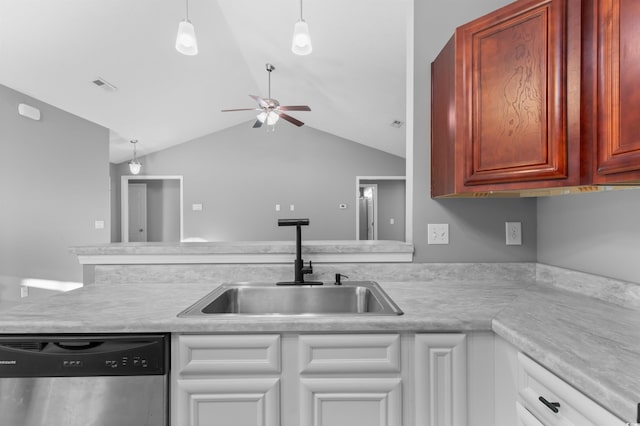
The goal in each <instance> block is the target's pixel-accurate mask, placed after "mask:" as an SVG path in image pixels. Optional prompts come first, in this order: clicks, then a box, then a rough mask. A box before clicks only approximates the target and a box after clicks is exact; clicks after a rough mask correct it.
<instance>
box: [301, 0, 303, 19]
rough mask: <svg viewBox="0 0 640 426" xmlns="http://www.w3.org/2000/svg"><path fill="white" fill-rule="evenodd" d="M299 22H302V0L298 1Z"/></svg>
mask: <svg viewBox="0 0 640 426" xmlns="http://www.w3.org/2000/svg"><path fill="white" fill-rule="evenodd" d="M300 20H301V21H303V19H302V0H300Z"/></svg>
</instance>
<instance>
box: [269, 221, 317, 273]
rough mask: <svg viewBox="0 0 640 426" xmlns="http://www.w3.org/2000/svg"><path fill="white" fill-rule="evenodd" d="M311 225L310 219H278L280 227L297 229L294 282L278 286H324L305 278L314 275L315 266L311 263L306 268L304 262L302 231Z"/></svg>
mask: <svg viewBox="0 0 640 426" xmlns="http://www.w3.org/2000/svg"><path fill="white" fill-rule="evenodd" d="M307 225H309V219H278V226H295V227H296V260H294V261H293V273H294V276H293V281H281V282H278V283H276V284H277V285H322V282H320V281H306V282H305V280H304V276H305V275H306V274H312V273H313V264H312V263H311V261H309V266H308V267H305V266H304V261H303V260H302V230H301V229H300V227H301V226H307Z"/></svg>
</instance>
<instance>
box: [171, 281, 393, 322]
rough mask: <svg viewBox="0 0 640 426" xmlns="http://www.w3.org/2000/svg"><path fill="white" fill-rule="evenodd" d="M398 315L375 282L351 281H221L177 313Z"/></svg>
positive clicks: (183, 314)
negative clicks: (289, 283)
mask: <svg viewBox="0 0 640 426" xmlns="http://www.w3.org/2000/svg"><path fill="white" fill-rule="evenodd" d="M402 314H403V312H402V310H401V309H400V308H399V307H398V305H396V304H395V303H394V302H393V300H391V298H390V297H389V296H388V295H387V294H386V293H385V292H384V290H382V288H381V287H380V286H379V285H378V284H377V283H376V282H373V281H352V282H345V283H343V285H333V284H328V285H322V286H277V285H275V284H269V283H251V284H222V285H221V286H220V287H218V288H216V289H215V290H214V291H212V292H211V293H209V294H208V295H206V296H205V297H203V298H202V299H200V300H199V301H197V302H196V303H194V304H193V305H191V306H190V307H189V308H187V309H185V310H184V311H182V312H180V313H179V314H178V316H179V317H193V316H208V315H225V316H228V315H238V316H240V315H242V316H244V315H402Z"/></svg>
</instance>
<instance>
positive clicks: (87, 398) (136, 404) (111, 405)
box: [0, 376, 168, 426]
mask: <svg viewBox="0 0 640 426" xmlns="http://www.w3.org/2000/svg"><path fill="white" fill-rule="evenodd" d="M167 386H168V384H167V376H110V377H26V378H0V425H6V426H45V425H46V426H166V425H167V424H168V419H167V412H166V411H167V410H166V401H167V398H168V389H167Z"/></svg>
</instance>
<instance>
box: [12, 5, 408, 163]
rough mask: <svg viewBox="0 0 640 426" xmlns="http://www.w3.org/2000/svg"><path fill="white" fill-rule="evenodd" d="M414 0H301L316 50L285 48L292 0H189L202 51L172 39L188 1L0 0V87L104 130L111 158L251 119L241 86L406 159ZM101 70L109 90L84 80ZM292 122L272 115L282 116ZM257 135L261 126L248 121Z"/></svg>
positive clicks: (294, 15)
mask: <svg viewBox="0 0 640 426" xmlns="http://www.w3.org/2000/svg"><path fill="white" fill-rule="evenodd" d="M410 1H411V0H304V9H303V15H304V19H305V21H307V23H308V24H309V28H310V33H311V38H312V42H313V52H312V53H311V54H310V55H308V56H296V55H294V54H293V53H292V52H291V36H292V34H293V26H294V24H295V22H296V21H297V20H298V19H299V17H300V2H299V1H298V0H189V19H190V20H191V22H193V24H194V26H195V29H196V35H197V39H198V47H199V54H198V55H197V56H184V55H181V54H180V53H178V52H177V51H176V50H175V47H174V46H175V37H176V32H177V28H178V23H179V21H180V20H182V19H184V17H185V2H184V0H161V1H158V0H133V1H132V0H108V1H105V0H102V1H87V0H56V1H52V0H2V1H0V84H3V85H6V86H8V87H11V88H13V89H15V90H18V91H20V92H23V93H25V94H27V95H30V96H33V97H35V98H37V99H40V100H42V101H44V102H47V103H50V104H52V105H54V106H56V107H58V108H61V109H63V110H65V111H68V112H70V113H73V114H75V115H78V116H80V117H83V118H85V119H87V120H90V121H92V122H95V123H97V124H100V125H102V126H104V127H107V128H109V129H110V130H111V135H112V136H111V145H110V160H111V161H112V162H121V161H124V160H126V159H128V158H129V157H130V155H131V146H130V144H129V142H128V141H129V140H130V139H138V140H139V141H140V143H139V144H138V148H139V152H140V153H141V154H146V153H150V152H153V151H156V150H160V149H164V148H166V147H169V146H172V145H175V144H179V143H183V142H186V141H189V140H192V139H194V138H197V137H199V136H203V135H206V134H209V133H213V132H216V131H220V130H222V129H224V128H227V127H230V126H234V125H236V124H239V123H242V122H247V125H248V126H250V125H251V123H252V122H253V121H254V119H255V112H253V111H245V112H225V113H223V112H221V109H225V108H244V107H247V108H248V107H253V106H255V102H254V101H253V100H252V99H251V98H249V96H248V95H249V94H253V95H258V96H263V97H266V96H267V91H268V87H267V72H266V70H265V64H266V63H267V62H269V63H272V64H273V65H274V66H275V67H276V70H275V71H274V72H273V73H272V76H271V77H272V85H271V95H272V97H273V98H276V99H278V100H279V101H280V103H281V104H283V105H300V104H307V105H309V106H310V107H311V112H295V113H291V115H293V116H295V117H296V118H298V119H300V120H302V121H304V122H305V123H306V125H308V126H311V127H314V128H316V129H319V130H322V131H325V132H328V133H332V134H335V135H337V136H340V137H343V138H346V139H350V140H352V141H355V142H358V143H361V144H365V145H368V146H371V147H374V148H377V149H380V150H383V151H386V152H389V153H392V154H395V155H399V156H403V157H404V156H405V130H404V127H401V128H395V127H392V126H391V123H392V122H393V121H394V120H399V121H402V122H404V121H405V109H406V108H405V103H406V101H405V99H406V84H405V82H406V52H407V47H406V46H407V22H408V19H409V16H408V15H409V10H410V7H409V5H410ZM98 77H101V78H103V79H105V80H106V81H108V82H109V83H111V84H113V85H114V86H116V87H117V90H116V91H108V90H104V89H103V88H99V87H97V86H96V85H94V84H93V83H92V81H93V80H95V79H96V78H98ZM282 125H287V126H288V125H290V124H289V123H285V122H282V123H278V126H282ZM255 131H256V132H260V131H264V129H262V130H260V129H256V130H255Z"/></svg>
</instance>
